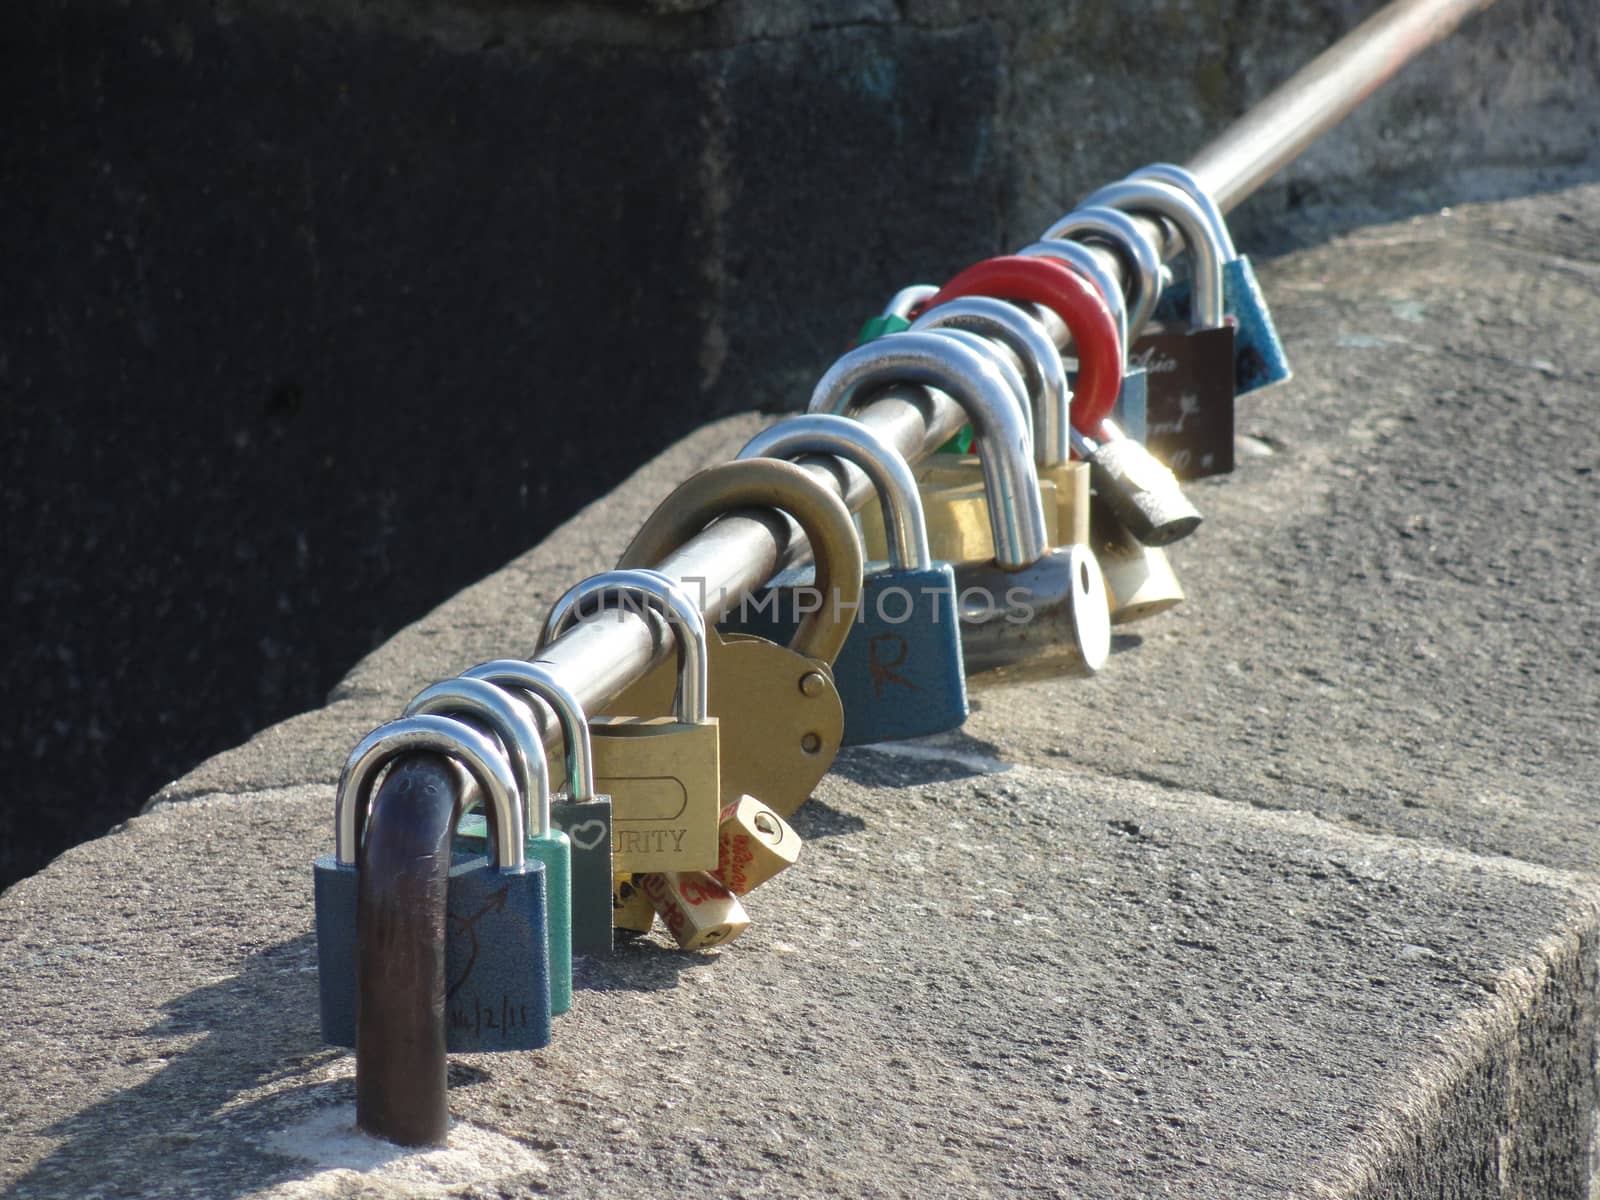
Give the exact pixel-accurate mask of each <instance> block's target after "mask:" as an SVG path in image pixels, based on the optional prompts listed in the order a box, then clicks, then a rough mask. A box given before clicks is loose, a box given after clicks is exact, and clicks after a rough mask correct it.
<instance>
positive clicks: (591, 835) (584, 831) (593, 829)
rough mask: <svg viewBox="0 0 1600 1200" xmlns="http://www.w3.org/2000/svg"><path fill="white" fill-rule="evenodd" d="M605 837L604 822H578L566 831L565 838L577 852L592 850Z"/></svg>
mask: <svg viewBox="0 0 1600 1200" xmlns="http://www.w3.org/2000/svg"><path fill="white" fill-rule="evenodd" d="M605 836H606V823H605V822H604V821H580V822H579V823H578V824H576V825H574V826H572V827H571V828H570V829H568V830H567V838H568V839H569V840H570V841H571V842H572V844H573V846H574V847H576V848H577V849H579V850H593V849H594V848H595V847H596V846H598V845H599V844H600V843H601V842H602V841H604V840H605Z"/></svg>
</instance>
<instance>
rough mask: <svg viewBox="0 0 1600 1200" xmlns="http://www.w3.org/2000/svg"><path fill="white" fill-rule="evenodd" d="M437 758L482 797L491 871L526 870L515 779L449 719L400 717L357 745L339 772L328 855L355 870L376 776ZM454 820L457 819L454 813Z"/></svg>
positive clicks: (486, 746)
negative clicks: (403, 761)
mask: <svg viewBox="0 0 1600 1200" xmlns="http://www.w3.org/2000/svg"><path fill="white" fill-rule="evenodd" d="M412 753H425V754H441V755H443V756H445V757H446V758H449V759H453V760H454V761H455V762H457V763H459V764H461V766H463V767H465V768H466V770H467V774H469V775H470V776H471V777H472V780H473V782H474V783H476V784H477V785H478V789H479V790H480V791H481V792H483V796H484V801H485V803H486V805H487V807H488V810H489V821H490V824H491V827H492V829H493V831H494V849H495V866H496V867H497V868H499V869H500V870H502V871H514V872H520V871H526V870H527V869H528V862H527V850H526V848H525V847H524V845H523V842H524V840H525V838H526V836H527V826H526V825H525V824H524V823H523V819H522V806H521V805H520V804H519V803H517V799H518V797H517V778H516V776H515V775H514V774H513V773H512V769H511V762H510V760H509V759H508V758H507V756H506V753H505V751H504V750H502V749H501V748H500V746H499V744H498V743H497V742H496V741H495V740H494V739H493V738H492V737H490V736H489V735H488V734H486V733H483V732H482V731H480V730H479V729H477V728H475V727H474V726H472V725H469V724H467V723H466V722H465V721H457V720H455V719H453V718H451V717H439V716H418V717H401V718H400V719H399V720H397V721H389V722H387V723H386V724H383V725H379V726H378V727H377V728H376V729H374V730H373V731H372V732H371V733H369V734H367V736H366V737H364V738H362V739H361V740H360V741H359V742H357V743H356V748H355V749H354V750H352V751H350V757H349V758H347V759H346V760H345V764H344V770H342V771H341V772H340V773H339V787H338V791H337V792H336V793H335V797H334V802H333V854H334V858H335V859H337V860H338V862H339V863H340V864H341V865H342V866H354V865H355V861H356V850H357V847H359V846H360V844H361V836H362V833H363V830H364V829H365V826H366V823H367V811H368V809H369V808H370V807H371V805H372V789H373V785H374V784H375V783H376V782H377V779H378V774H379V772H381V771H382V770H383V768H384V767H386V766H388V765H389V764H390V763H391V762H393V761H394V760H395V759H397V758H400V757H402V756H403V755H406V754H412ZM458 815H459V814H458Z"/></svg>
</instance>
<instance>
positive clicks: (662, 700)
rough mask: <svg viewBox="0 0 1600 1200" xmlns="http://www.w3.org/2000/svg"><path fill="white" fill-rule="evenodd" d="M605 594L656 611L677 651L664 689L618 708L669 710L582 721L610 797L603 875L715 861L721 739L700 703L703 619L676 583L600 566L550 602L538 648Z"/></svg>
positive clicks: (599, 783)
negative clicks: (608, 870) (649, 700)
mask: <svg viewBox="0 0 1600 1200" xmlns="http://www.w3.org/2000/svg"><path fill="white" fill-rule="evenodd" d="M608 595H614V596H617V597H618V598H620V599H621V600H622V602H623V604H624V605H628V604H630V603H632V604H638V603H641V602H642V603H643V604H645V605H647V606H648V608H649V611H652V612H655V613H657V614H659V615H660V616H662V617H663V618H665V620H666V622H667V625H668V627H669V628H670V629H671V631H672V635H673V637H674V639H675V640H676V643H677V649H678V656H677V657H678V664H677V669H676V672H675V673H672V674H670V675H669V685H668V687H669V690H668V692H667V693H666V695H664V696H661V697H659V700H658V702H657V703H656V704H654V705H646V704H641V705H639V706H638V707H621V708H620V712H649V711H652V708H663V709H664V708H668V707H670V708H672V709H673V716H671V717H641V716H622V715H618V710H617V706H613V711H612V712H610V713H608V714H607V715H603V716H596V717H592V718H590V721H589V735H590V748H591V752H592V754H593V757H594V786H595V787H596V788H603V789H604V790H605V791H606V792H607V793H609V794H610V796H611V823H612V842H611V862H612V872H613V874H614V875H630V874H633V873H635V872H638V871H666V870H686V871H691V870H706V869H709V868H712V867H715V866H716V865H717V814H718V813H720V812H721V811H722V801H721V792H720V771H721V754H722V745H723V743H722V736H721V729H720V726H719V723H718V721H717V718H716V717H714V716H712V715H710V713H709V712H708V710H707V698H706V687H707V655H706V645H707V639H706V627H705V619H704V618H703V617H702V616H701V615H700V610H699V609H698V608H697V607H696V606H695V604H694V601H693V600H691V599H690V598H689V596H688V595H687V594H686V593H685V592H684V591H683V589H682V588H680V587H678V586H677V585H676V584H674V583H673V582H672V581H671V580H669V579H666V578H665V577H663V576H661V575H657V574H656V573H655V572H653V571H605V572H602V573H601V574H599V575H592V576H590V577H589V578H588V579H585V580H584V581H583V582H581V583H579V584H577V585H576V586H575V587H573V588H571V589H570V590H568V592H567V593H566V594H565V595H564V596H562V597H561V598H560V599H559V600H557V601H556V602H555V605H554V606H553V607H552V608H551V609H550V615H549V616H548V617H547V618H546V619H545V625H544V636H543V638H542V640H541V645H542V644H545V643H548V642H550V641H552V640H553V639H555V638H556V637H558V636H560V634H561V633H562V632H563V631H565V629H566V628H567V626H569V625H571V624H573V623H574V622H576V621H578V620H579V619H580V618H582V617H584V616H585V615H587V614H585V612H584V606H585V605H586V604H587V603H588V602H590V601H593V600H598V599H601V598H603V597H606V596H608ZM606 611H607V610H602V611H601V612H600V614H599V615H598V616H593V615H591V616H589V617H588V619H590V620H597V619H602V620H603V619H613V620H614V619H616V618H615V615H614V614H613V615H612V616H611V617H610V618H607V617H606V616H605V612H606ZM663 665H667V664H663ZM668 669H669V672H670V671H671V667H670V666H669V667H668Z"/></svg>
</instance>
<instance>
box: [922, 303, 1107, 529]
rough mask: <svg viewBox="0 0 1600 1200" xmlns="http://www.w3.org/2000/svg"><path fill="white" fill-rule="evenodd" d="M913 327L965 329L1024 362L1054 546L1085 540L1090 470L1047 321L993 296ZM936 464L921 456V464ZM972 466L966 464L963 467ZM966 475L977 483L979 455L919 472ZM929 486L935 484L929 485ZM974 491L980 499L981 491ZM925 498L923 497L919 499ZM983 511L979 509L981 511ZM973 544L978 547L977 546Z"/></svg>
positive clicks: (930, 478)
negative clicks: (1076, 450)
mask: <svg viewBox="0 0 1600 1200" xmlns="http://www.w3.org/2000/svg"><path fill="white" fill-rule="evenodd" d="M911 328H912V329H947V328H958V329H965V330H968V331H970V332H972V333H976V334H979V335H981V336H983V337H986V338H989V339H991V340H992V341H995V342H998V343H999V344H1000V345H1002V346H1005V347H1006V348H1007V349H1008V350H1009V351H1010V352H1011V353H1012V355H1014V356H1015V358H1016V361H1017V362H1018V363H1019V364H1020V365H1021V368H1022V376H1023V382H1024V385H1025V388H1026V392H1027V396H1028V401H1029V406H1030V409H1031V411H1032V413H1033V461H1034V467H1035V469H1036V471H1037V472H1038V475H1039V493H1040V496H1041V498H1042V499H1043V501H1044V507H1045V514H1044V515H1045V528H1046V530H1047V531H1048V533H1049V537H1050V544H1051V545H1052V546H1061V545H1076V544H1081V543H1084V542H1087V541H1088V540H1089V470H1088V468H1087V467H1086V466H1085V465H1084V464H1083V463H1081V462H1074V461H1073V460H1072V443H1071V440H1070V439H1069V437H1068V435H1067V431H1068V429H1069V428H1070V424H1071V412H1072V409H1071V405H1072V391H1071V389H1070V387H1069V386H1068V384H1067V371H1066V366H1065V364H1063V363H1062V361H1061V355H1060V354H1059V353H1058V352H1057V349H1056V345H1055V342H1054V341H1053V340H1052V339H1051V337H1050V334H1049V331H1048V330H1047V329H1046V328H1045V326H1044V325H1043V324H1042V323H1041V322H1040V321H1039V320H1037V319H1036V318H1035V317H1034V316H1032V315H1031V314H1029V313H1027V312H1024V311H1023V310H1022V309H1021V308H1019V307H1017V306H1016V305H1014V304H1008V303H1007V302H1006V301H1004V300H996V299H994V298H993V297H990V296H961V297H958V298H957V299H955V300H949V301H946V302H945V303H943V304H941V305H939V306H938V307H936V308H930V309H928V310H927V311H926V312H924V313H923V314H922V315H921V316H920V317H918V318H917V319H916V321H915V322H913V323H912V326H911ZM930 463H933V460H932V459H929V460H926V462H925V463H924V465H925V466H927V465H928V464H930ZM968 464H970V465H968ZM962 471H964V472H965V473H966V479H965V481H966V482H967V483H969V484H979V483H981V482H982V477H981V469H980V467H979V465H978V462H977V459H976V458H971V459H963V460H962V466H961V467H960V468H959V469H958V471H957V472H954V473H951V472H950V471H949V468H947V467H941V466H940V465H939V464H934V465H933V466H932V467H931V469H930V470H928V471H927V472H926V473H925V474H924V476H923V478H924V479H925V480H926V481H927V482H929V483H932V484H956V483H959V482H961V477H960V474H959V472H962ZM928 490H929V491H931V490H933V489H931V488H930V489H928ZM979 493H980V494H979V496H978V497H977V499H978V503H979V505H980V506H982V504H983V500H982V495H981V489H979ZM924 503H926V500H924ZM978 515H979V516H981V508H980V512H979V514H978ZM958 519H959V523H960V524H961V525H962V526H966V527H970V526H974V525H975V526H977V527H978V528H979V529H983V528H985V527H986V525H987V522H986V521H982V520H974V519H973V516H972V514H964V515H962V516H961V517H960V518H958ZM975 548H981V547H979V546H976V545H975ZM971 557H972V558H978V559H986V558H993V557H994V552H993V550H990V551H989V552H988V553H981V554H974V555H972V556H971Z"/></svg>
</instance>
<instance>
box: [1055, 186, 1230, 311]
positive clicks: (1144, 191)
mask: <svg viewBox="0 0 1600 1200" xmlns="http://www.w3.org/2000/svg"><path fill="white" fill-rule="evenodd" d="M1095 204H1102V205H1105V206H1106V207H1107V208H1120V209H1122V210H1124V211H1132V212H1147V213H1154V214H1155V215H1156V216H1158V217H1165V218H1166V219H1167V220H1169V221H1171V222H1172V223H1173V224H1174V225H1176V226H1177V227H1178V232H1179V233H1180V234H1181V235H1182V236H1183V244H1184V246H1185V247H1186V248H1187V249H1188V251H1189V260H1190V263H1191V264H1192V266H1193V275H1194V294H1193V299H1192V300H1191V304H1192V306H1193V318H1194V324H1195V325H1196V326H1198V327H1201V328H1205V329H1216V328H1217V327H1218V326H1220V325H1221V324H1222V323H1223V319H1224V314H1223V307H1222V251H1221V248H1220V247H1219V246H1218V245H1217V240H1216V238H1215V236H1214V235H1213V234H1212V232H1211V221H1210V219H1209V218H1208V217H1207V216H1206V214H1205V210H1203V209H1202V208H1201V207H1200V205H1199V204H1197V203H1195V200H1194V198H1193V197H1192V196H1190V195H1189V194H1188V193H1187V192H1184V191H1183V190H1181V189H1179V188H1176V187H1174V186H1173V185H1172V184H1170V183H1163V182H1161V180H1159V179H1122V180H1118V181H1117V182H1116V183H1108V184H1106V186H1105V187H1103V188H1100V189H1098V190H1097V191H1094V192H1091V193H1090V194H1089V195H1088V196H1086V197H1084V199H1083V203H1082V205H1081V207H1087V206H1089V205H1095Z"/></svg>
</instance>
